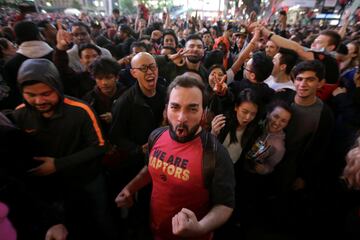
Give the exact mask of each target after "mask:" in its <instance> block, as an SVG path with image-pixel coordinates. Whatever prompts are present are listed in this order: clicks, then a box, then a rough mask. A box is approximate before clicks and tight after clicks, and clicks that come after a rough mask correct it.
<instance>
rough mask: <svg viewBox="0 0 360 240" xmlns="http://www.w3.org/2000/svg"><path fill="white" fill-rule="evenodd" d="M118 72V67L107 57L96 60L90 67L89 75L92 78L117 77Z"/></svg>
mask: <svg viewBox="0 0 360 240" xmlns="http://www.w3.org/2000/svg"><path fill="white" fill-rule="evenodd" d="M119 72H120V65H119V64H118V63H117V62H116V61H115V60H114V59H112V58H109V57H101V58H98V59H96V60H95V61H94V62H93V63H92V64H91V65H90V73H91V75H92V76H93V77H94V78H96V77H102V76H105V75H109V74H113V75H115V76H118V75H119Z"/></svg>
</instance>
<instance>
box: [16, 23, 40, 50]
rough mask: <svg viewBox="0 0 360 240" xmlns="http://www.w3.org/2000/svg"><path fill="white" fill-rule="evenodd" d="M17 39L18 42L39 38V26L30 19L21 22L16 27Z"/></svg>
mask: <svg viewBox="0 0 360 240" xmlns="http://www.w3.org/2000/svg"><path fill="white" fill-rule="evenodd" d="M14 31H15V35H16V41H17V43H18V44H22V43H23V42H28V41H35V40H39V34H40V32H39V28H38V26H37V25H36V24H35V23H33V22H30V21H23V22H19V23H17V24H16V25H15V28H14Z"/></svg>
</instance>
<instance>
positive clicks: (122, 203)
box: [115, 166, 151, 207]
mask: <svg viewBox="0 0 360 240" xmlns="http://www.w3.org/2000/svg"><path fill="white" fill-rule="evenodd" d="M150 182H151V176H150V174H149V171H148V167H147V166H145V167H143V168H142V169H141V171H140V172H139V173H138V174H137V175H136V176H135V177H134V178H133V180H131V182H129V183H128V184H127V185H126V186H125V187H124V188H123V190H121V192H120V193H119V194H118V196H117V197H116V198H115V202H116V205H117V206H118V207H130V206H131V205H132V204H133V197H132V196H133V194H134V193H136V192H137V191H139V190H140V189H141V188H142V187H144V186H146V185H147V184H149V183H150Z"/></svg>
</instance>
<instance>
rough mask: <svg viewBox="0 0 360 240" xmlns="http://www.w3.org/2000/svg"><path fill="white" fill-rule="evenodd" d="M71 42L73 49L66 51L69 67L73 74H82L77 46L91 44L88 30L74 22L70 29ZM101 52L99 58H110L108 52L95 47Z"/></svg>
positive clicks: (80, 23)
mask: <svg viewBox="0 0 360 240" xmlns="http://www.w3.org/2000/svg"><path fill="white" fill-rule="evenodd" d="M71 35H72V41H73V43H74V45H73V47H72V48H71V49H69V50H67V54H68V56H69V67H71V68H72V69H73V70H74V71H75V72H83V71H84V70H85V69H84V66H83V65H82V64H81V63H80V57H79V45H82V44H89V43H92V40H91V38H90V28H89V27H88V26H87V25H86V24H84V23H82V22H76V23H74V24H73V25H72V27H71ZM96 47H98V48H99V49H100V51H101V56H103V57H112V56H111V53H110V51H109V50H107V49H105V48H102V47H99V46H96Z"/></svg>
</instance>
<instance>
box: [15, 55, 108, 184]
mask: <svg viewBox="0 0 360 240" xmlns="http://www.w3.org/2000/svg"><path fill="white" fill-rule="evenodd" d="M29 81H32V82H33V81H36V82H40V83H44V84H46V85H48V86H49V87H51V88H52V89H54V90H55V91H56V92H57V94H58V95H59V102H58V104H57V105H56V107H55V110H54V114H53V115H52V116H51V117H49V118H45V117H43V116H42V115H41V114H40V113H39V112H38V111H37V110H36V109H35V108H33V107H32V106H31V105H30V104H29V103H27V102H25V104H22V105H20V106H19V107H18V108H17V110H16V111H15V112H14V119H15V122H16V124H17V125H18V126H19V128H20V129H22V130H24V131H25V132H27V133H29V134H30V135H31V136H32V137H33V139H34V142H35V144H36V147H37V149H36V151H35V153H37V155H36V156H40V157H41V156H43V157H53V158H55V167H56V172H55V174H52V175H53V176H55V177H56V178H57V180H59V182H58V183H61V184H63V183H67V184H69V185H70V186H72V185H76V184H85V183H87V182H88V181H91V180H92V179H94V178H95V177H96V176H97V175H98V174H99V173H100V167H99V163H100V162H99V159H100V156H102V154H103V153H104V144H105V143H104V139H103V136H102V132H101V130H100V126H99V123H98V119H97V118H96V116H95V114H94V112H93V111H92V109H91V108H90V107H89V106H88V105H87V104H85V103H84V102H82V101H80V100H78V99H75V98H71V97H68V96H65V95H63V89H62V84H61V82H60V77H59V72H58V71H57V69H56V67H55V65H54V64H53V63H52V62H50V61H49V60H47V59H28V60H26V61H25V62H24V63H23V65H22V66H21V67H20V69H19V73H18V84H19V86H20V89H21V91H23V86H24V84H25V83H28V84H30V85H31V83H29Z"/></svg>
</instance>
